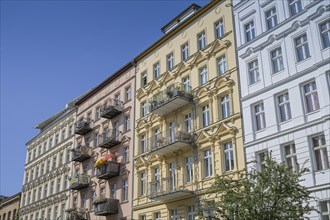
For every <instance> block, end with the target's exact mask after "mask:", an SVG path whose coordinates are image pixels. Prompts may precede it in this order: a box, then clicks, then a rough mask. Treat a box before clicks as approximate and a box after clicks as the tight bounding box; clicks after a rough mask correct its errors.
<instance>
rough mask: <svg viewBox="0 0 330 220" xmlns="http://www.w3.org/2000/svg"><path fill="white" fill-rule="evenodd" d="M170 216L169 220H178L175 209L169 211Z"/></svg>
mask: <svg viewBox="0 0 330 220" xmlns="http://www.w3.org/2000/svg"><path fill="white" fill-rule="evenodd" d="M170 216H171V220H179V216H178V210H177V209H171V210H170Z"/></svg>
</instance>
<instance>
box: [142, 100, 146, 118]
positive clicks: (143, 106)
mask: <svg viewBox="0 0 330 220" xmlns="http://www.w3.org/2000/svg"><path fill="white" fill-rule="evenodd" d="M146 115H147V103H146V101H144V102H142V103H141V117H144V116H146Z"/></svg>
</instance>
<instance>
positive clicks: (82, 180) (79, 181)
mask: <svg viewBox="0 0 330 220" xmlns="http://www.w3.org/2000/svg"><path fill="white" fill-rule="evenodd" d="M89 183H90V178H89V176H88V175H86V174H79V173H76V174H74V175H73V176H71V177H70V189H74V190H80V189H84V188H87V187H88V186H89Z"/></svg>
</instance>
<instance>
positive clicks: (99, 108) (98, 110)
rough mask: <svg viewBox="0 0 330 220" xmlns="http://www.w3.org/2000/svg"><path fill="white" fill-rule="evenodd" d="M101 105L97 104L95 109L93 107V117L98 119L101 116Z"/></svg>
mask: <svg viewBox="0 0 330 220" xmlns="http://www.w3.org/2000/svg"><path fill="white" fill-rule="evenodd" d="M101 111H102V109H101V106H97V107H96V109H95V119H96V120H98V119H100V118H101Z"/></svg>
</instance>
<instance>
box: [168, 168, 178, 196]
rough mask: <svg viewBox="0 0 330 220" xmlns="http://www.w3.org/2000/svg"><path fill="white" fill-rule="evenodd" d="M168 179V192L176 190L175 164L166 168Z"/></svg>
mask: <svg viewBox="0 0 330 220" xmlns="http://www.w3.org/2000/svg"><path fill="white" fill-rule="evenodd" d="M168 168H169V169H168V173H169V175H170V179H169V191H174V190H175V189H176V163H170V164H169V166H168Z"/></svg>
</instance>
